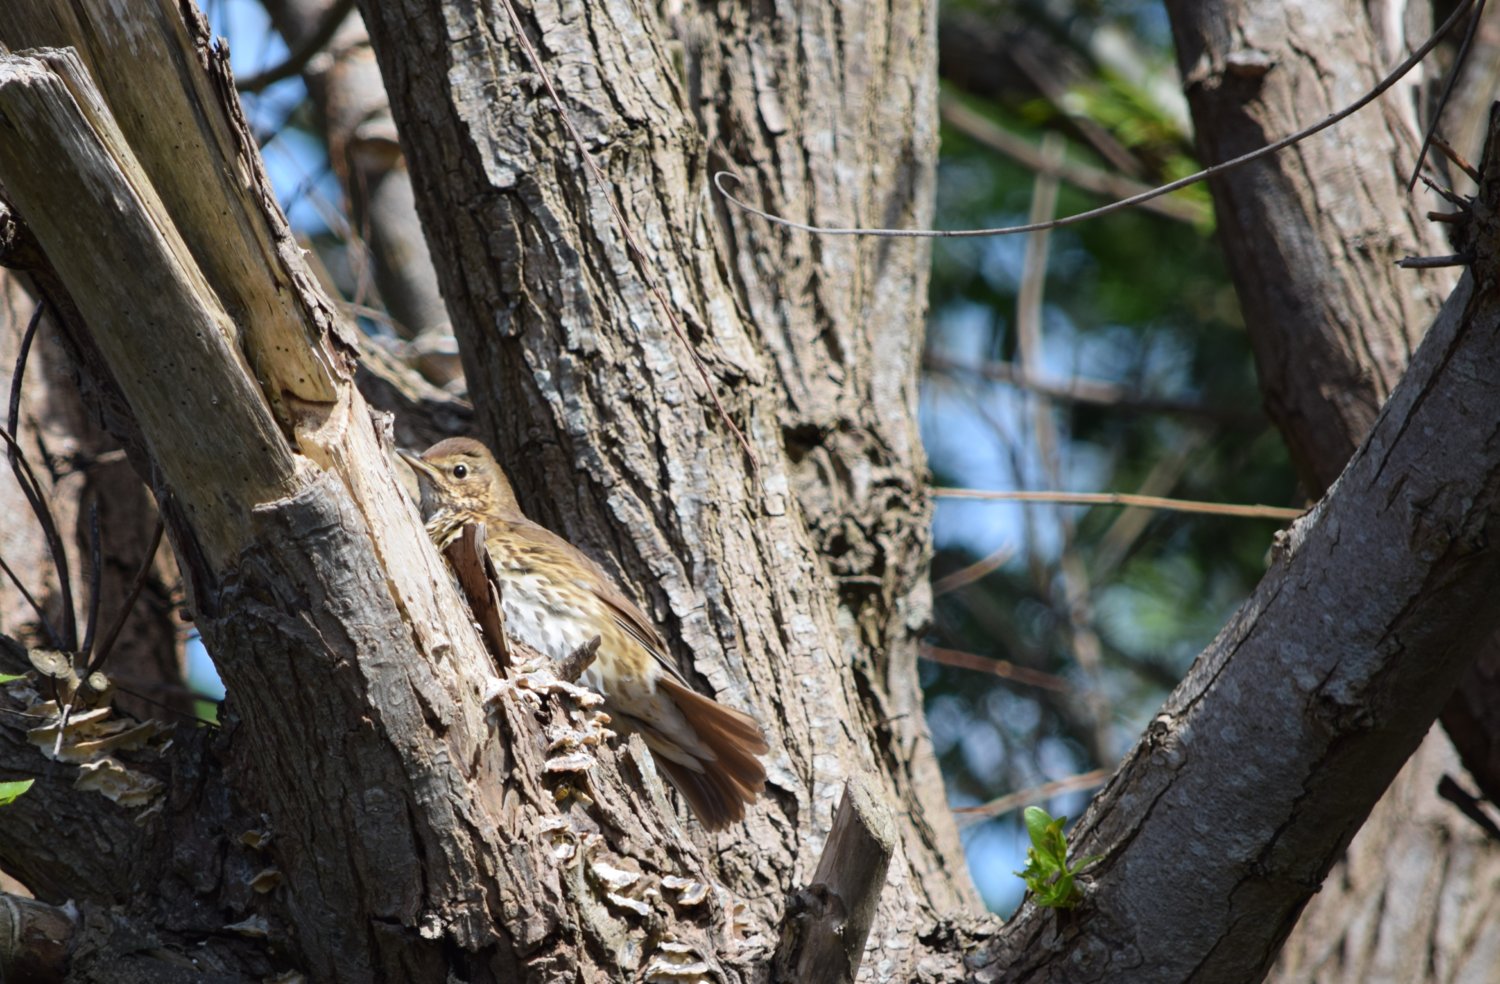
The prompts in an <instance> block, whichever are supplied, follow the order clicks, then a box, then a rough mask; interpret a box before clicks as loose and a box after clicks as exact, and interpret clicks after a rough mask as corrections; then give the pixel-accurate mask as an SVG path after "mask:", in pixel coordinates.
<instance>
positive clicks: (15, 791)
mask: <svg viewBox="0 0 1500 984" xmlns="http://www.w3.org/2000/svg"><path fill="white" fill-rule="evenodd" d="M34 782H36V780H35V779H17V780H15V781H14V782H0V806H9V805H10V804H12V803H14V802H15V801H16V797H18V796H20V795H21V794H22V793H24V792H26V790H28V789H30V788H31V784H32V783H34Z"/></svg>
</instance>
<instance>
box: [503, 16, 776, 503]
mask: <svg viewBox="0 0 1500 984" xmlns="http://www.w3.org/2000/svg"><path fill="white" fill-rule="evenodd" d="M501 2H502V4H503V5H504V7H505V13H506V16H508V17H509V18H510V23H511V27H512V28H514V30H515V32H516V40H517V41H518V42H519V43H520V45H521V47H522V49H523V50H525V52H526V57H527V58H528V59H529V60H530V61H531V67H532V68H533V69H534V70H535V71H536V74H537V77H538V78H540V79H541V80H542V85H543V87H544V88H546V90H547V95H548V96H550V97H551V98H552V105H553V106H554V107H555V108H556V109H557V115H558V117H559V118H560V119H561V120H562V124H563V126H564V127H566V128H567V131H568V135H569V136H571V137H572V138H573V143H574V145H575V146H576V147H577V148H578V153H579V156H580V157H582V158H583V162H584V165H585V166H586V167H587V168H588V169H589V173H591V174H592V175H593V176H594V179H595V180H596V181H598V182H599V184H600V187H601V192H600V193H601V194H602V195H603V196H604V201H605V203H606V204H607V205H609V211H610V214H612V215H613V216H614V217H615V223H616V225H618V226H619V228H620V235H622V236H624V237H625V243H626V245H627V246H629V247H630V249H629V253H630V255H631V258H632V259H633V260H635V264H636V272H637V273H639V274H640V276H641V279H642V280H644V281H645V282H646V288H647V289H648V290H650V291H651V293H652V294H653V295H654V296H655V297H656V303H657V304H659V305H660V306H661V309H662V313H663V314H664V315H665V316H666V319H667V323H668V324H670V325H671V326H672V332H673V334H675V335H676V336H677V340H678V341H679V342H681V343H682V346H683V347H684V348H686V349H687V351H688V355H689V356H691V357H692V360H693V367H694V368H696V369H697V370H698V375H699V376H700V377H701V378H702V380H703V385H704V387H705V388H706V389H707V390H708V396H709V399H711V400H713V402H714V409H715V410H717V411H718V413H719V419H720V420H722V421H724V424H725V426H726V427H728V428H729V430H730V431H731V432H732V433H733V434H734V437H735V440H736V441H738V442H739V444H740V447H742V448H744V450H745V456H746V457H748V458H749V459H750V467H751V469H752V470H753V471H754V472H755V478H756V484H757V485H759V484H760V459H759V458H757V457H756V456H755V450H754V449H753V448H752V447H750V440H749V439H748V438H747V437H745V433H744V431H742V430H740V428H739V426H738V425H737V424H735V422H734V421H733V420H732V419H730V416H729V411H728V410H726V409H725V408H724V404H723V402H722V401H721V400H720V399H719V394H718V392H717V391H716V390H715V389H714V384H713V378H712V377H711V376H710V375H709V373H708V367H707V366H706V365H704V364H703V360H702V359H701V358H699V357H698V350H697V349H695V348H693V345H692V343H691V342H690V341H688V337H687V333H686V332H685V331H683V329H682V324H681V323H680V322H679V321H678V320H677V314H676V312H675V311H674V310H673V308H672V303H671V300H670V299H669V298H668V297H667V292H666V291H665V290H664V289H663V288H662V286H661V284H660V283H659V282H658V281H657V279H656V277H654V276H653V275H652V273H651V266H650V259H649V258H648V257H647V256H646V251H645V250H644V249H642V248H641V245H640V243H638V242H637V241H636V238H635V233H633V232H631V230H630V223H629V222H628V221H627V220H626V218H625V213H624V212H623V211H621V210H620V206H619V203H617V202H616V201H615V196H614V195H613V194H612V193H611V191H610V182H609V178H608V177H607V176H606V175H605V173H604V169H603V168H601V167H600V166H599V164H598V163H597V162H596V161H595V160H594V155H593V154H591V153H589V149H588V146H587V145H586V144H585V143H584V142H583V136H582V134H580V133H579V132H578V128H577V127H575V126H574V125H573V117H572V116H571V115H570V114H569V113H568V110H567V107H566V106H564V105H563V101H562V96H560V95H558V93H557V87H556V86H554V85H553V84H552V76H551V75H550V74H549V73H548V72H547V68H546V66H545V65H543V64H542V56H541V55H540V54H538V53H537V50H536V48H535V47H534V46H533V45H532V43H531V38H530V37H528V36H527V34H526V28H525V26H524V25H523V24H522V23H521V15H520V14H518V13H516V8H515V4H514V3H512V2H511V0H501Z"/></svg>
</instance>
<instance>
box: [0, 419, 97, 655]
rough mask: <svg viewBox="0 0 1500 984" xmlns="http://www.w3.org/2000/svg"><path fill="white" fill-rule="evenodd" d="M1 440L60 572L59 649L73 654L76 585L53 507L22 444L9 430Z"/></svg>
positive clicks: (54, 565) (76, 626)
mask: <svg viewBox="0 0 1500 984" xmlns="http://www.w3.org/2000/svg"><path fill="white" fill-rule="evenodd" d="M0 439H4V441H5V443H6V447H7V448H8V450H9V455H10V468H11V471H12V472H14V473H15V476H16V484H17V485H19V486H21V494H22V495H24V496H26V502H27V503H28V504H29V505H30V506H31V512H32V515H34V516H35V517H36V521H37V522H38V523H40V524H41V527H42V536H43V537H44V538H45V539H46V541H47V552H48V553H49V554H50V555H51V557H52V565H53V567H54V568H55V569H56V570H57V581H58V584H57V588H58V593H59V594H61V595H62V608H63V623H62V631H61V632H58V633H56V635H57V636H58V637H59V638H60V645H59V646H58V647H57V648H59V649H63V650H67V651H69V652H72V651H73V650H75V649H77V648H78V617H77V616H76V615H75V614H74V613H73V585H72V577H71V576H70V575H69V573H68V555H67V553H66V552H65V551H64V550H63V542H62V536H60V535H59V534H58V532H57V522H56V520H54V519H53V517H52V507H51V506H49V505H48V504H47V499H46V497H45V496H43V495H42V485H41V483H40V482H38V481H37V479H36V473H35V472H33V471H32V470H31V462H29V461H27V460H26V455H25V453H24V452H23V451H22V450H21V445H20V443H19V442H17V441H16V439H15V437H14V436H13V435H12V434H11V433H10V431H9V430H5V431H0Z"/></svg>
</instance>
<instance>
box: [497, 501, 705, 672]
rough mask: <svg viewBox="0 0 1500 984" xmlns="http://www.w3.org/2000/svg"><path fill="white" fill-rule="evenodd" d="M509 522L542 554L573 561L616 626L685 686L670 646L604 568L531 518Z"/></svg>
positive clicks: (587, 586) (528, 544) (585, 583)
mask: <svg viewBox="0 0 1500 984" xmlns="http://www.w3.org/2000/svg"><path fill="white" fill-rule="evenodd" d="M509 523H510V525H511V527H512V529H513V530H514V531H515V533H516V534H517V535H518V536H519V537H520V538H521V539H522V540H523V541H524V542H526V544H527V546H529V547H531V548H532V549H533V550H536V551H537V552H539V553H550V554H553V555H554V556H558V557H560V558H565V559H566V560H568V561H571V562H572V563H573V564H574V565H575V566H576V567H577V569H578V570H579V571H580V572H581V576H582V580H581V584H582V586H583V587H585V588H587V589H588V590H589V591H592V592H593V593H594V595H595V596H596V597H597V598H598V599H599V600H600V601H602V602H604V607H605V608H607V609H608V610H609V613H610V614H611V615H612V616H614V619H615V623H616V624H617V625H619V626H620V628H622V629H624V630H625V631H626V633H628V634H629V635H630V637H631V638H632V639H634V640H635V641H636V642H639V643H640V644H641V647H642V648H643V649H645V650H646V651H647V652H648V653H650V654H651V656H652V657H653V658H654V659H655V660H656V661H657V662H658V663H660V664H661V666H662V668H663V669H665V670H666V671H667V672H668V673H669V674H671V676H672V678H673V679H674V680H677V681H679V682H681V683H683V684H684V685H686V681H685V680H683V679H682V674H681V673H679V672H678V671H677V667H676V666H675V665H674V664H673V663H672V660H671V657H669V656H668V655H667V644H666V643H665V642H663V641H662V638H661V636H660V635H658V634H657V631H656V629H655V628H653V627H652V625H651V621H650V620H649V619H648V618H647V617H646V613H645V612H643V611H641V610H640V608H639V607H638V606H637V605H636V604H635V602H633V601H631V600H630V599H629V598H627V597H625V594H624V592H622V591H621V590H620V589H619V588H618V587H617V586H616V585H615V583H614V581H612V580H611V579H610V576H609V575H608V574H606V573H605V572H604V568H602V567H600V566H599V565H598V564H596V563H594V561H593V559H592V558H591V557H589V556H588V555H587V554H585V553H584V552H583V551H582V550H579V549H578V548H577V547H575V546H573V544H571V543H569V542H568V541H567V540H564V539H563V538H562V537H560V536H558V535H557V534H556V533H553V532H552V531H551V530H549V529H547V527H545V526H542V525H541V524H539V523H534V522H532V521H531V520H529V519H522V520H520V521H519V522H517V521H516V520H514V519H512V520H510V521H509Z"/></svg>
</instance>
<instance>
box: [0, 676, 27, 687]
mask: <svg viewBox="0 0 1500 984" xmlns="http://www.w3.org/2000/svg"><path fill="white" fill-rule="evenodd" d="M25 675H26V674H24V673H0V686H4V685H5V684H7V683H10V682H11V681H12V680H20V679H21V678H22V677H24V676H25Z"/></svg>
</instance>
